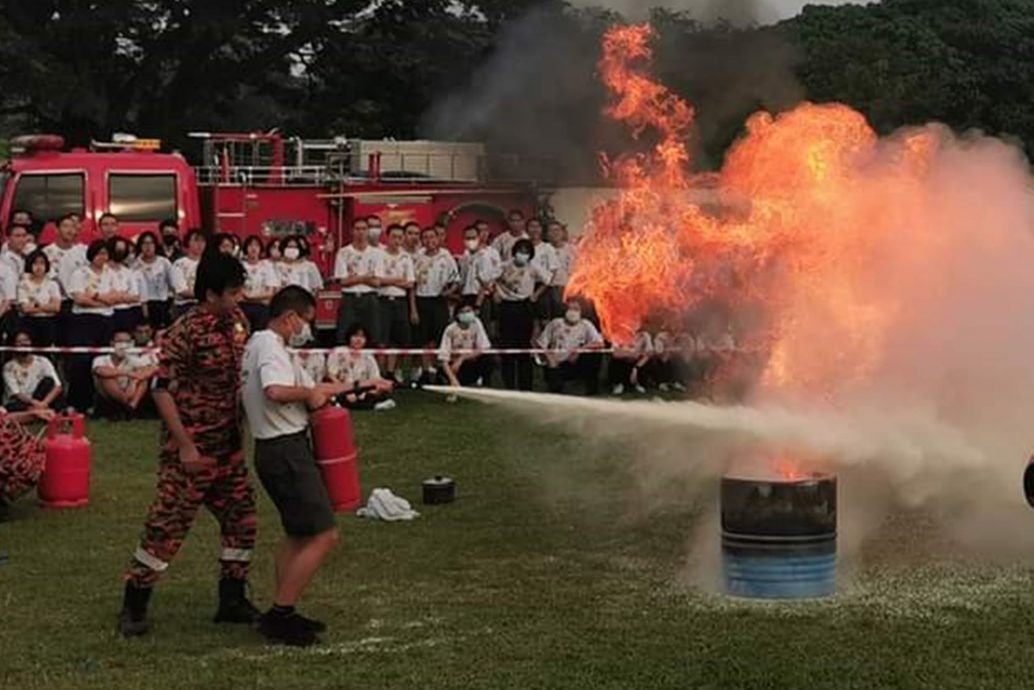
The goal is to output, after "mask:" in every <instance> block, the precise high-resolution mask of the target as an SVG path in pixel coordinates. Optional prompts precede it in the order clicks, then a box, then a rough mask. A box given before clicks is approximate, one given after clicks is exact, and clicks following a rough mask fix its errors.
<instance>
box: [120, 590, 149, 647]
mask: <svg viewBox="0 0 1034 690" xmlns="http://www.w3.org/2000/svg"><path fill="white" fill-rule="evenodd" d="M150 600H151V588H150V587H137V586H136V585H134V584H133V583H131V582H127V583H126V591H125V594H123V595H122V611H120V612H119V614H118V629H119V632H121V633H122V634H123V635H124V636H125V637H138V636H140V635H143V634H144V633H146V632H147V631H148V630H149V629H150V628H151V621H149V620H148V619H147V603H148V602H149V601H150Z"/></svg>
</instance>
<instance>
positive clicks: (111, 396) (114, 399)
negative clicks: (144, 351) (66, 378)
mask: <svg viewBox="0 0 1034 690" xmlns="http://www.w3.org/2000/svg"><path fill="white" fill-rule="evenodd" d="M133 345H134V341H133V336H131V335H130V334H129V332H128V331H117V332H116V333H115V335H114V337H113V338H112V340H111V348H112V353H111V354H110V355H100V356H99V357H94V359H93V364H92V365H91V370H92V371H93V377H94V388H96V390H97V393H98V395H99V396H100V398H99V399H98V400H97V405H96V408H95V409H97V411H98V412H99V413H107V414H109V415H110V416H112V417H114V418H116V419H125V418H130V417H132V416H133V415H135V414H136V412H137V410H138V409H139V408H140V404H141V403H142V402H143V400H144V396H146V395H147V393H148V391H149V390H150V387H151V379H153V378H154V376H155V374H157V373H158V364H157V362H156V361H154V360H153V359H152V356H151V355H143V356H137V355H134V354H130V351H131V350H132V348H133ZM105 408H106V409H105Z"/></svg>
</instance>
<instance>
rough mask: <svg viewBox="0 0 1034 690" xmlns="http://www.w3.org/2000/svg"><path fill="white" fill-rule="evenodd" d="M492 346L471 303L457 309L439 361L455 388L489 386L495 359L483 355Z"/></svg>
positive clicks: (444, 338)
mask: <svg viewBox="0 0 1034 690" xmlns="http://www.w3.org/2000/svg"><path fill="white" fill-rule="evenodd" d="M491 347H492V343H491V342H489V340H488V333H486V332H485V326H484V324H482V323H481V319H479V318H478V317H477V314H475V313H474V307H473V305H471V304H464V305H463V306H461V307H460V308H459V309H457V310H456V317H455V319H454V320H453V322H452V323H450V324H449V325H448V326H446V328H445V331H444V332H443V333H442V342H441V346H440V347H439V348H438V361H439V362H441V363H442V366H443V368H444V369H445V375H446V376H447V377H448V379H449V383H450V384H451V385H453V386H457V387H459V386H472V385H474V384H478V385H482V384H484V383H487V382H488V380H489V379H490V378H491V377H492V357H491V356H489V355H484V354H481V353H482V352H484V351H485V350H489V349H491Z"/></svg>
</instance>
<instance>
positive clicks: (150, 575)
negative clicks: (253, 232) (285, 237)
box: [119, 252, 258, 637]
mask: <svg viewBox="0 0 1034 690" xmlns="http://www.w3.org/2000/svg"><path fill="white" fill-rule="evenodd" d="M244 277H245V275H244V268H243V267H242V266H241V264H240V262H239V261H237V259H235V258H233V257H232V256H228V255H225V254H219V253H214V252H213V253H211V254H209V255H207V256H206V257H205V258H204V259H203V260H202V262H201V263H200V265H199V266H198V272H197V279H196V282H195V286H194V295H195V297H196V299H197V300H198V304H197V306H195V307H193V308H191V309H190V310H189V311H187V312H186V313H185V314H184V315H183V316H182V317H181V318H180V319H179V320H177V322H176V323H175V324H173V326H172V327H171V328H170V329H169V330H168V331H167V332H166V333H165V336H164V337H163V339H162V341H161V350H162V351H161V358H160V360H159V366H158V373H157V376H156V380H155V384H154V402H155V405H156V407H157V408H158V412H159V414H160V415H161V418H162V421H163V422H164V424H163V430H162V446H161V452H160V456H159V466H158V488H157V493H156V496H155V499H154V502H153V503H152V504H151V508H150V511H149V513H148V517H147V523H146V525H145V526H144V534H143V539H142V541H141V543H140V546H139V547H138V548H137V549H136V551H135V552H134V554H133V557H132V559H131V562H130V565H129V569H128V570H127V572H126V575H125V579H126V585H125V594H124V600H123V604H122V611H121V613H120V614H119V627H120V630H121V632H122V634H123V635H125V636H127V637H128V636H135V635H142V634H144V633H146V632H147V630H148V628H149V622H148V618H147V605H148V601H149V600H150V597H151V591H152V588H153V587H154V585H155V583H156V582H157V581H158V579H159V577H161V574H162V573H164V572H165V571H166V570H167V569H168V567H169V564H170V562H171V561H172V559H173V557H174V556H175V555H176V552H177V551H178V550H179V548H180V546H181V545H182V544H183V540H184V538H185V537H186V536H187V532H188V531H189V530H190V526H191V524H192V523H193V521H194V517H195V515H196V514H197V511H198V509H199V508H200V507H201V506H202V505H204V506H205V507H206V508H208V510H209V511H210V512H211V513H212V514H213V515H214V516H215V518H216V519H217V520H218V521H219V526H220V529H221V533H222V552H221V555H220V559H219V561H220V564H221V572H222V577H221V579H220V581H219V608H218V611H217V612H216V615H215V622H217V623H219V622H225V623H252V622H254V621H255V620H256V619H257V617H258V610H257V609H256V608H255V607H254V606H253V605H252V603H251V602H250V601H248V599H247V597H246V596H245V592H244V590H245V580H246V578H247V575H248V566H249V562H250V560H251V551H252V547H253V546H254V543H255V495H254V492H253V489H252V487H251V485H250V484H249V482H248V471H247V467H246V465H245V462H244V446H243V435H242V431H241V426H242V425H241V422H242V419H241V415H240V411H239V402H240V378H239V377H240V367H241V360H242V356H243V353H244V345H245V342H246V341H247V339H248V328H247V319H246V318H245V316H244V314H243V313H242V312H241V311H240V309H239V308H238V306H237V303H238V301H239V300H240V298H241V294H242V291H243V286H244Z"/></svg>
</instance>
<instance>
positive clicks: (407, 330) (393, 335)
mask: <svg viewBox="0 0 1034 690" xmlns="http://www.w3.org/2000/svg"><path fill="white" fill-rule="evenodd" d="M405 237H406V233H405V230H404V229H403V227H402V226H401V225H391V226H389V227H388V237H387V240H388V244H387V248H386V249H385V250H384V257H383V271H384V277H383V278H381V286H380V288H378V289H377V293H378V295H379V296H380V303H381V314H380V322H381V339H380V342H377V341H374V344H375V345H377V346H381V347H384V346H386V347H409V346H410V345H412V344H413V329H412V326H413V322H414V321H416V320H417V318H418V317H417V313H416V300H415V299H414V297H413V285H414V284H415V283H416V271H415V269H414V268H413V258H412V257H411V256H410V255H409V254H407V253H406V252H405V251H404V250H403V249H402V244H403V242H404V241H405ZM397 364H398V355H388V358H387V365H388V366H387V372H386V376H387V377H388V378H389V379H394V380H395V381H396V382H397V383H402V374H401V373H400V372H398V371H396V369H395V367H396V365H397Z"/></svg>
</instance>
